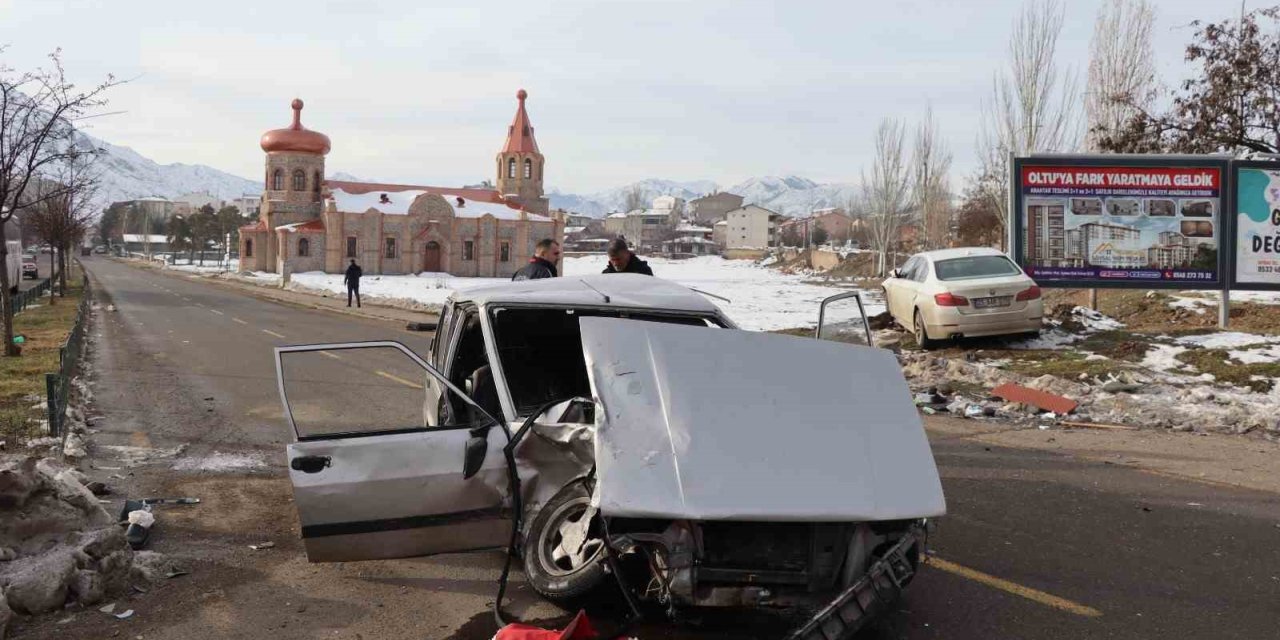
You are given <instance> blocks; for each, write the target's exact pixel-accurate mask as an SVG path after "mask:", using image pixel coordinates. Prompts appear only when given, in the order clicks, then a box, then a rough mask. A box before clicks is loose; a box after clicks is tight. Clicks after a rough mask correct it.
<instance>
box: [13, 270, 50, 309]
mask: <svg viewBox="0 0 1280 640" xmlns="http://www.w3.org/2000/svg"><path fill="white" fill-rule="evenodd" d="M52 288H53V278H45V279H44V280H41V281H40V282H38V283H36V286H34V287H31V288H30V289H27V290H26V291H19V292H18V293H15V294H11V295H10V298H11V299H12V300H13V313H14V315H17V314H19V313H22V310H23V309H26V308H27V307H29V306H31V305H32V304H34V303H35V302H36V300H39V299H40V297H41V296H43V295H44V294H46V293H48V292H49V290H50V289H52Z"/></svg>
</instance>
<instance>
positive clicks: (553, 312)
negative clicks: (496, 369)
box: [491, 308, 720, 416]
mask: <svg viewBox="0 0 1280 640" xmlns="http://www.w3.org/2000/svg"><path fill="white" fill-rule="evenodd" d="M491 313H492V315H491V318H492V319H493V333H494V340H495V341H496V343H497V348H498V358H499V359H500V360H501V362H502V371H503V374H504V375H505V376H506V379H507V386H508V388H509V389H510V390H511V399H512V401H514V403H515V405H516V413H517V414H519V415H522V416H523V415H528V414H529V413H530V412H531V411H533V410H534V409H536V408H537V407H539V406H541V405H542V404H543V403H545V402H548V401H550V400H557V399H564V398H570V397H574V396H590V395H591V387H590V385H589V384H588V383H587V364H586V361H585V359H584V358H583V354H582V333H581V331H580V330H579V328H578V319H579V318H581V317H583V316H604V317H611V318H630V319H632V320H647V321H650V322H670V323H675V324H687V325H694V326H700V327H707V326H720V324H719V322H718V321H716V320H715V319H713V318H711V317H707V316H691V315H678V314H663V313H653V312H645V311H629V310H621V309H618V310H606V309H565V308H541V309H531V308H497V309H494V310H493V311H492V312H491Z"/></svg>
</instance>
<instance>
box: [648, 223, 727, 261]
mask: <svg viewBox="0 0 1280 640" xmlns="http://www.w3.org/2000/svg"><path fill="white" fill-rule="evenodd" d="M714 233H715V232H714V230H713V229H712V227H703V226H699V225H696V224H689V223H684V224H681V225H679V226H677V227H676V228H675V230H674V232H673V233H672V237H671V238H670V239H669V240H665V241H663V243H662V252H663V253H665V254H667V255H669V256H707V255H715V254H717V253H720V245H719V244H717V243H716V242H715V241H714V240H713V239H712V235H713V234H714Z"/></svg>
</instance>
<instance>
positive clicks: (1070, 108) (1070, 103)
mask: <svg viewBox="0 0 1280 640" xmlns="http://www.w3.org/2000/svg"><path fill="white" fill-rule="evenodd" d="M1062 18H1063V8H1062V4H1061V3H1059V2H1058V0H1035V1H1034V2H1031V3H1029V4H1027V5H1025V6H1024V7H1023V9H1022V13H1021V14H1020V15H1019V16H1018V18H1017V19H1016V20H1015V21H1014V24H1013V33H1012V35H1011V36H1010V38H1009V60H1008V68H1006V69H1005V70H1003V71H1002V72H998V73H997V74H996V77H995V81H994V83H993V85H992V91H991V98H990V100H989V101H988V102H987V104H985V105H984V108H983V122H982V128H981V130H980V132H979V137H978V154H979V162H980V167H981V169H980V173H982V174H983V175H986V176H988V177H992V178H995V177H1002V179H1003V180H1004V184H1005V191H1006V192H1007V188H1008V179H1009V155H1010V154H1015V155H1027V154H1031V153H1036V152H1052V151H1072V150H1074V149H1075V148H1076V147H1077V145H1078V144H1079V139H1080V125H1079V111H1078V109H1077V108H1076V102H1077V92H1076V82H1075V76H1074V74H1073V73H1072V72H1070V71H1069V70H1068V71H1066V72H1063V70H1061V69H1059V67H1058V63H1057V60H1056V58H1057V49H1058V34H1059V33H1061V31H1062ZM986 193H988V196H989V197H990V196H993V195H994V196H998V197H995V198H994V199H992V201H991V202H990V203H989V204H990V206H992V207H995V210H996V211H998V212H999V216H998V220H999V223H1000V228H1001V233H1002V236H1003V235H1004V231H1005V230H1006V229H1007V228H1008V224H1009V210H1008V209H1009V207H1008V202H1007V200H1006V199H1005V197H1004V196H1003V195H1000V194H999V190H989V191H986Z"/></svg>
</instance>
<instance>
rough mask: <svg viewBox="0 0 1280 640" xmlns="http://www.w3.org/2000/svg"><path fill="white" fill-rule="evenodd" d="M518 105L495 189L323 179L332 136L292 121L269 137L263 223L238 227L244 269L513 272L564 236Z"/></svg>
mask: <svg viewBox="0 0 1280 640" xmlns="http://www.w3.org/2000/svg"><path fill="white" fill-rule="evenodd" d="M527 97H528V94H527V93H526V92H525V91H524V90H523V89H521V90H520V91H519V92H517V94H516V99H517V100H518V103H519V104H518V106H517V108H516V114H515V117H514V119H513V120H512V123H511V125H510V126H509V127H508V128H507V136H506V143H505V144H504V145H503V147H502V149H501V150H500V151H498V153H497V156H496V158H495V169H496V170H497V181H496V186H484V185H482V186H479V187H434V186H423V185H407V184H382V183H372V182H352V181H341V180H325V179H324V178H323V176H324V163H325V155H326V154H328V153H329V150H330V141H329V137H328V136H326V135H324V134H322V133H319V132H317V131H310V130H308V129H306V128H304V127H303V126H302V123H301V113H302V106H303V105H302V101H301V100H294V101H293V105H292V106H293V123H292V124H291V125H290V126H289V127H287V128H284V129H275V130H272V131H268V132H267V133H265V134H263V136H262V140H261V147H262V150H263V151H264V152H265V153H266V171H265V174H264V180H265V186H264V190H263V195H262V208H261V211H260V213H259V217H258V222H257V223H256V224H253V225H249V226H246V227H242V228H241V230H240V268H241V270H244V271H267V272H277V273H282V274H288V273H292V272H301V271H325V272H327V273H341V272H342V271H343V270H344V269H345V268H346V266H347V263H348V261H349V260H353V259H354V260H355V261H356V262H357V263H359V264H360V265H361V267H362V268H363V269H364V273H365V274H406V273H418V272H423V271H428V272H446V273H449V274H452V275H456V276H487V277H507V276H510V275H512V274H514V273H515V272H516V271H517V270H518V269H519V268H520V267H521V266H523V265H524V264H525V261H526V259H527V258H528V256H530V255H532V254H533V248H534V245H535V244H536V243H537V242H538V241H539V240H540V239H542V238H552V239H555V240H557V241H560V242H563V237H564V226H565V224H564V214H563V213H562V212H557V213H556V214H555V215H550V214H549V211H548V201H547V198H546V197H545V196H544V195H543V189H542V184H543V168H544V164H545V159H544V157H543V155H542V153H541V152H540V151H539V149H538V143H537V140H536V139H535V138H534V129H533V125H532V124H531V123H530V120H529V115H528V113H527V111H526V110H525V99H526V98H527Z"/></svg>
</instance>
